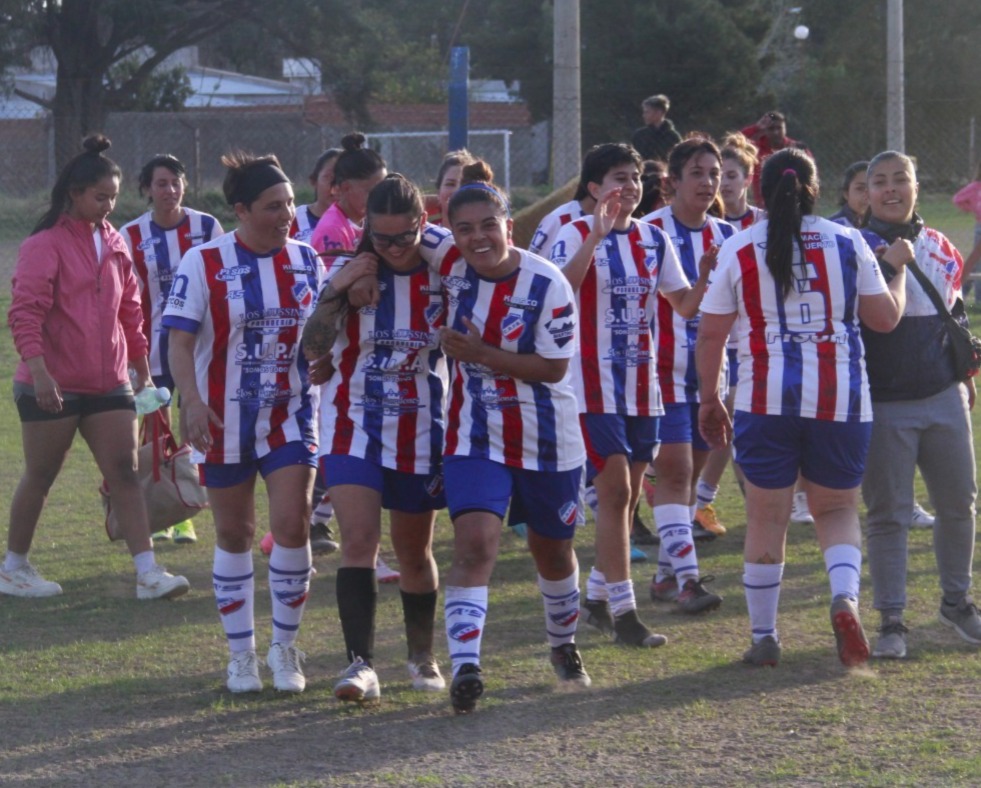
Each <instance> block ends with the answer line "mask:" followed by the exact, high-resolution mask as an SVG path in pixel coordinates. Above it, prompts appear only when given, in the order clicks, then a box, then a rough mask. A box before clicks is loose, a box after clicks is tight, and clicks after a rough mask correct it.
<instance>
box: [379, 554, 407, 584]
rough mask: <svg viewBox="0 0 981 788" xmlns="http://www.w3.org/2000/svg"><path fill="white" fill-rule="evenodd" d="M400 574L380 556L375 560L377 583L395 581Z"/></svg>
mask: <svg viewBox="0 0 981 788" xmlns="http://www.w3.org/2000/svg"><path fill="white" fill-rule="evenodd" d="M401 576H402V575H401V573H400V572H399V570H398V569H392V567H390V566H389V565H388V564H386V563H385V561H384V560H383V559H382V557H381V556H378V560H377V561H376V562H375V577H376V578H377V579H378V582H379V583H397V582H398V581H399V578H400V577H401Z"/></svg>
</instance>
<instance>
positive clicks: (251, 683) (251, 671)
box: [225, 651, 262, 692]
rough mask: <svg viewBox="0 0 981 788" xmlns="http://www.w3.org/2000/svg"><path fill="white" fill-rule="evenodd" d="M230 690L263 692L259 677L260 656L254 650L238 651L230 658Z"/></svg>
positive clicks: (228, 682) (227, 684) (228, 683)
mask: <svg viewBox="0 0 981 788" xmlns="http://www.w3.org/2000/svg"><path fill="white" fill-rule="evenodd" d="M225 686H227V687H228V691H229V692H262V679H260V678H259V658H258V657H257V656H256V653H255V652H254V651H236V652H235V653H233V654H232V658H231V659H230V660H228V680H227V681H226V682H225Z"/></svg>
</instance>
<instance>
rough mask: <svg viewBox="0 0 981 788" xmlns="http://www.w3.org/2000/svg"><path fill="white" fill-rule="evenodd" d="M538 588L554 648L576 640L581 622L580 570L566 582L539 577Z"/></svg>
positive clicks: (549, 636)
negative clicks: (577, 626)
mask: <svg viewBox="0 0 981 788" xmlns="http://www.w3.org/2000/svg"><path fill="white" fill-rule="evenodd" d="M538 588H539V590H540V591H541V592H542V602H543V603H544V605H545V635H546V637H547V638H548V644H549V645H550V646H551V647H552V648H556V647H557V646H563V645H565V644H566V643H572V642H573V641H574V640H575V639H576V625H577V622H578V620H579V569H578V567H577V568H576V570H575V571H574V572H573V573H572V574H571V575H569V576H568V577H567V578H565V579H564V580H546V579H545V578H544V577H542V576H541V575H539V576H538Z"/></svg>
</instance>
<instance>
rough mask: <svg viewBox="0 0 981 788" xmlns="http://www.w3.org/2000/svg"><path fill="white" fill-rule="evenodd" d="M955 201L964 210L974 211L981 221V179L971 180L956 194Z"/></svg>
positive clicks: (980, 221) (976, 217) (977, 218)
mask: <svg viewBox="0 0 981 788" xmlns="http://www.w3.org/2000/svg"><path fill="white" fill-rule="evenodd" d="M953 202H954V205H956V206H957V207H958V208H960V209H961V210H962V211H967V212H968V213H973V214H974V217H975V219H976V220H977V221H978V222H979V223H981V181H971V182H970V183H969V184H968V185H967V186H965V187H964V188H963V189H961V190H960V191H959V192H957V194H955V195H954V200H953Z"/></svg>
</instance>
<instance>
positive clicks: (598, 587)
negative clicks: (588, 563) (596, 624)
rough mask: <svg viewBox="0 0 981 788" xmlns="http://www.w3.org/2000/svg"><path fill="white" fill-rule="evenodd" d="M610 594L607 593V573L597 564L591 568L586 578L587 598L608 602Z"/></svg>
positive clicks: (592, 600)
mask: <svg viewBox="0 0 981 788" xmlns="http://www.w3.org/2000/svg"><path fill="white" fill-rule="evenodd" d="M609 598H610V595H609V594H608V593H606V575H604V574H603V573H602V572H601V571H600V570H599V569H597V568H596V567H595V566H594V567H593V568H592V569H590V570H589V579H587V580H586V599H588V600H589V601H590V602H606V601H608V600H609Z"/></svg>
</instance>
